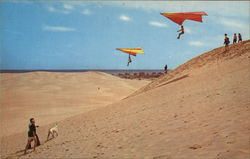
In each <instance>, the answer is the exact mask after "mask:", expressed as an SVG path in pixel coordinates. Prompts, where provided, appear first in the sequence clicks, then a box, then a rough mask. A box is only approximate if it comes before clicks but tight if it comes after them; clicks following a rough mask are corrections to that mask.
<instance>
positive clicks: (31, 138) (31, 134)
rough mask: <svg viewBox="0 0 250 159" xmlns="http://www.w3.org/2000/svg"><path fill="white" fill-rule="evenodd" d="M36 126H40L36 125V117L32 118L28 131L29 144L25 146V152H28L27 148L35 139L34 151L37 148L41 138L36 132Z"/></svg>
mask: <svg viewBox="0 0 250 159" xmlns="http://www.w3.org/2000/svg"><path fill="white" fill-rule="evenodd" d="M36 127H38V126H36V125H35V119H34V118H30V124H29V131H28V142H27V145H26V147H25V150H24V154H26V153H27V150H28V148H29V147H30V145H31V142H32V141H34V147H33V150H34V151H35V150H36V146H37V143H38V140H39V139H38V136H37V134H36ZM39 145H40V142H39Z"/></svg>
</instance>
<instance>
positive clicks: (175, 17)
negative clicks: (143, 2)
mask: <svg viewBox="0 0 250 159" xmlns="http://www.w3.org/2000/svg"><path fill="white" fill-rule="evenodd" d="M161 15H163V16H165V17H166V18H168V19H170V20H172V21H173V22H175V23H176V24H179V25H180V30H178V31H177V32H180V33H179V35H178V37H177V39H180V36H181V35H182V34H184V26H183V25H182V24H183V22H184V21H185V20H193V21H197V22H202V16H203V15H207V13H205V12H181V13H161Z"/></svg>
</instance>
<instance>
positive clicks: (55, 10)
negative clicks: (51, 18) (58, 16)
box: [47, 6, 70, 14]
mask: <svg viewBox="0 0 250 159" xmlns="http://www.w3.org/2000/svg"><path fill="white" fill-rule="evenodd" d="M47 9H48V11H50V12H57V13H63V14H69V13H70V12H69V11H68V10H62V9H57V8H55V7H53V6H49V7H48V8H47Z"/></svg>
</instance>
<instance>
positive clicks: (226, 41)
mask: <svg viewBox="0 0 250 159" xmlns="http://www.w3.org/2000/svg"><path fill="white" fill-rule="evenodd" d="M229 43H230V41H229V37H227V34H225V38H224V45H225V48H227V47H228V44H229Z"/></svg>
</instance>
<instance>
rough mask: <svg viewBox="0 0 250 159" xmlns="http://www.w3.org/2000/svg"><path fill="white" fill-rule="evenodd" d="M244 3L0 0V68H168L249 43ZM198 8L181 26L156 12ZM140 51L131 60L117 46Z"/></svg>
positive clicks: (246, 13)
mask: <svg viewBox="0 0 250 159" xmlns="http://www.w3.org/2000/svg"><path fill="white" fill-rule="evenodd" d="M249 6H250V2H249V1H219V2H218V1H91V2H90V1H80V0H78V1H62V0H61V1H56V0H55V1H32V0H30V1H17V0H16V1H0V69H2V70H3V69H5V70H6V69H8V70H11V69H12V70H13V69H15V70H17V69H20V70H23V69H32V70H36V69H38V70H41V69H53V70H55V69H59V70H60V69H62V70H65V69H127V70H129V69H131V70H132V69H163V67H164V66H165V64H167V65H168V67H169V68H170V69H173V68H175V67H177V66H179V65H181V64H183V63H184V62H186V61H188V60H190V59H192V58H194V57H196V56H198V55H200V54H202V53H204V52H207V51H209V50H212V49H214V48H217V47H220V46H222V45H223V40H224V34H225V33H227V34H228V35H229V38H230V41H231V42H232V37H233V34H234V33H239V32H240V33H241V34H242V37H243V40H246V39H249V37H250V33H249V24H250V21H249V19H250V17H249V15H250V13H249V10H250V7H249ZM193 11H204V12H206V13H207V14H208V16H203V22H202V23H200V22H195V21H185V22H184V27H185V34H184V35H182V36H181V38H180V39H179V40H178V39H177V38H176V37H177V34H178V33H177V30H178V29H179V25H177V24H176V23H174V22H172V21H171V20H169V19H167V18H165V17H164V16H162V15H160V13H161V12H166V13H167V12H170V13H172V12H193ZM134 47H141V48H143V50H144V52H145V54H138V55H137V56H136V57H134V56H133V57H132V61H133V62H132V63H131V64H130V65H129V67H127V59H128V54H125V53H122V52H120V51H118V50H116V48H134Z"/></svg>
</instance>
